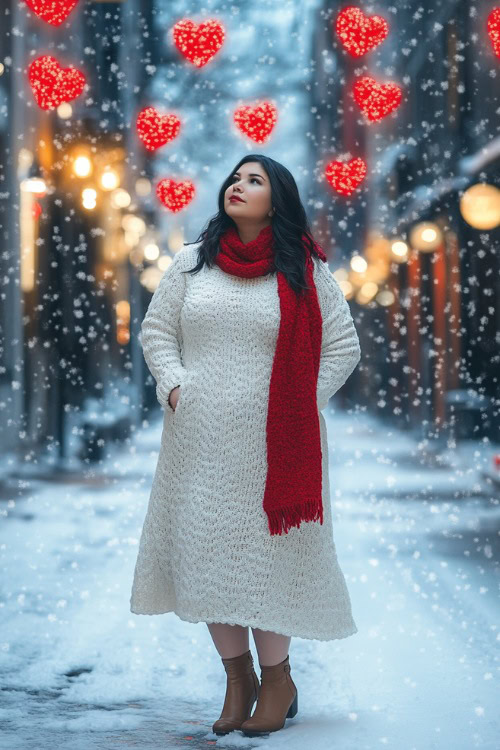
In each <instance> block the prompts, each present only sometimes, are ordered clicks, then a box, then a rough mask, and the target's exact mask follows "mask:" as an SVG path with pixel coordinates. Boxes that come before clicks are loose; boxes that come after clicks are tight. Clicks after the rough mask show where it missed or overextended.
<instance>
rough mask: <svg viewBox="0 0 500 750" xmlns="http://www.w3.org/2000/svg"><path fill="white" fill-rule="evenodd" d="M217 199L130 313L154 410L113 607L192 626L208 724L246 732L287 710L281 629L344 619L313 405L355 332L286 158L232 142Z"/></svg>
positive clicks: (346, 631) (324, 396)
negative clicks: (218, 686) (223, 679)
mask: <svg viewBox="0 0 500 750" xmlns="http://www.w3.org/2000/svg"><path fill="white" fill-rule="evenodd" d="M218 203H219V211H218V213H217V214H216V215H215V216H214V217H213V218H212V219H211V220H210V221H209V222H208V225H207V227H206V229H205V230H204V231H203V232H202V234H201V235H200V237H198V240H197V242H199V241H200V240H201V243H200V244H199V245H198V246H196V247H185V248H183V249H182V250H181V251H180V252H178V253H177V254H176V255H175V257H174V258H173V261H172V263H171V264H170V266H169V267H168V269H167V271H166V273H165V274H164V275H163V277H162V279H161V281H160V284H159V286H158V288H157V289H156V291H155V293H154V295H153V298H152V300H151V303H150V305H149V308H148V310H147V313H146V316H145V318H144V321H143V323H142V329H141V331H142V346H143V350H144V357H145V359H146V362H147V364H148V367H149V369H150V370H151V373H152V374H153V376H154V378H155V380H156V382H157V388H156V393H157V397H158V400H159V402H160V404H161V405H162V406H163V407H164V410H165V414H164V422H163V431H162V437H161V449H160V456H159V460H158V466H157V469H156V473H155V477H154V480H153V486H152V490H151V497H150V501H149V506H148V510H147V514H146V518H145V521H144V527H143V531H142V535H141V539H140V545H139V551H138V557H137V563H136V568H135V573H134V581H133V586H132V596H131V607H130V608H131V611H132V612H134V613H135V614H150V615H152V614H161V613H164V612H175V613H176V614H177V615H178V616H179V617H180V618H181V619H182V620H185V621H188V622H194V623H197V622H206V623H207V626H208V628H209V630H210V634H211V636H212V638H213V641H214V644H215V647H216V649H217V651H218V653H219V655H220V657H221V659H222V663H223V665H224V668H225V671H226V675H227V685H226V696H225V701H224V706H223V709H222V713H221V716H220V718H219V719H218V720H217V721H216V722H215V724H214V725H213V730H214V732H216V733H217V734H226V733H227V732H230V731H232V730H234V729H241V730H242V731H243V732H244V733H245V734H246V735H247V736H254V735H258V734H267V733H268V732H271V731H276V730H278V729H281V728H282V727H283V726H284V724H285V718H286V717H293V716H294V715H295V713H296V711H297V688H296V686H295V683H294V682H293V680H292V678H291V676H290V665H289V658H288V650H289V645H290V640H291V637H292V635H295V636H298V637H300V638H309V639H317V640H333V639H336V638H346V637H347V636H349V635H353V634H354V633H356V632H357V627H356V625H355V623H354V620H353V617H352V613H351V602H350V598H349V594H348V591H347V587H346V583H345V579H344V576H343V574H342V571H341V569H340V567H339V564H338V561H337V555H336V549H335V544H334V540H333V531H332V518H331V508H330V490H329V481H328V479H329V478H328V444H327V431H326V423H325V421H324V418H323V415H322V414H320V410H321V409H324V408H325V407H326V406H327V404H328V400H329V398H330V397H331V396H332V395H333V394H334V393H335V392H336V391H337V390H338V389H339V388H340V387H341V386H342V385H343V384H344V383H345V381H346V380H347V378H348V377H349V375H350V374H351V373H352V371H353V370H354V368H355V366H356V364H357V363H358V361H359V359H360V346H359V340H358V336H357V333H356V330H355V327H354V323H353V320H352V317H351V314H350V310H349V305H348V303H347V301H346V299H345V297H344V295H343V293H342V291H341V289H340V287H339V286H338V284H337V282H336V281H335V279H334V278H333V276H332V274H331V272H330V270H329V268H328V265H327V263H326V262H325V261H326V256H325V255H324V254H323V252H322V250H321V248H320V247H319V246H318V245H317V244H316V243H315V242H314V240H313V239H312V237H311V232H310V230H309V226H308V222H307V218H306V214H305V210H304V207H303V205H302V203H301V200H300V197H299V193H298V189H297V185H296V183H295V180H294V178H293V176H292V175H291V174H290V172H289V171H288V170H287V169H286V168H285V167H284V166H283V165H281V164H280V163H278V162H276V161H275V160H273V159H271V158H269V157H267V156H262V155H260V154H250V155H247V156H245V157H244V158H243V159H241V160H240V162H239V163H238V164H237V165H236V167H235V169H234V170H233V171H232V172H231V173H230V175H229V176H228V177H227V179H226V180H225V181H224V183H223V185H222V187H221V190H220V192H219V198H218ZM188 244H193V243H188ZM249 627H251V628H252V631H253V637H254V640H255V644H256V648H257V651H258V656H259V664H260V668H261V682H260V683H259V680H258V678H257V676H256V674H255V672H254V669H253V660H252V654H251V651H250V649H249V631H248V628H249ZM256 700H257V706H256V708H255V712H254V714H253V716H252V717H251V718H250V714H251V711H252V708H253V705H254V703H255V701H256Z"/></svg>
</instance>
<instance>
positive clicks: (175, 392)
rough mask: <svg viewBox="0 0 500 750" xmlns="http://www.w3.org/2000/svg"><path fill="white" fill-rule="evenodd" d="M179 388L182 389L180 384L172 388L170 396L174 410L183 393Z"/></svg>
mask: <svg viewBox="0 0 500 750" xmlns="http://www.w3.org/2000/svg"><path fill="white" fill-rule="evenodd" d="M179 389H180V385H176V386H175V388H172V390H171V391H170V395H169V397H168V400H169V403H170V406H171V407H172V409H173V410H174V411H175V409H176V407H177V402H178V400H179V398H180V395H181V394H180V390H179Z"/></svg>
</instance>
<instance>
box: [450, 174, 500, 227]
mask: <svg viewBox="0 0 500 750" xmlns="http://www.w3.org/2000/svg"><path fill="white" fill-rule="evenodd" d="M460 213H461V214H462V216H463V218H464V219H465V221H466V222H467V223H468V224H470V225H471V227H474V229H495V228H496V227H497V226H498V225H499V224H500V190H499V189H498V188H497V187H495V186H494V185H487V184H485V183H479V184H477V185H472V186H471V187H470V188H468V189H467V190H466V191H465V193H464V194H463V195H462V197H461V198H460Z"/></svg>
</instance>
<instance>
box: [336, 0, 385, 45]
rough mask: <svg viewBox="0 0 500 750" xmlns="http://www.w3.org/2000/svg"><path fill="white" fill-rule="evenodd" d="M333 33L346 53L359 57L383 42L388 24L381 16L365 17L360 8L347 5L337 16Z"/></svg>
mask: <svg viewBox="0 0 500 750" xmlns="http://www.w3.org/2000/svg"><path fill="white" fill-rule="evenodd" d="M335 31H336V33H337V36H338V37H339V39H340V41H341V42H342V44H343V45H344V47H345V49H346V50H347V52H349V54H350V55H352V56H353V57H361V56H362V55H365V54H366V53H367V52H369V51H370V50H372V49H374V48H375V47H377V46H378V45H379V44H381V42H383V41H384V39H385V38H386V36H387V34H388V33H389V24H388V23H387V21H386V20H385V19H384V18H382V16H366V15H365V14H364V13H363V11H362V10H361V9H360V8H356V7H355V6H354V5H349V6H348V7H347V8H344V9H343V10H341V11H340V13H339V14H338V16H337V20H336V23H335Z"/></svg>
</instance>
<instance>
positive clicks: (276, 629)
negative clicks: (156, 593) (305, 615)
mask: <svg viewBox="0 0 500 750" xmlns="http://www.w3.org/2000/svg"><path fill="white" fill-rule="evenodd" d="M130 611H131V612H132V613H133V614H134V615H148V616H152V615H166V614H169V613H170V612H173V613H174V614H175V615H177V617H178V618H179V619H180V620H183V621H184V622H191V623H193V624H195V625H196V624H197V623H199V622H206V623H217V622H218V623H221V624H224V625H241V626H242V627H251V628H259V630H269V631H272V632H273V633H278V635H286V636H290V637H293V638H305V639H307V640H311V641H336V640H340V639H342V638H348V637H349V636H351V635H355V634H356V633H357V632H358V628H357V627H356V626H354V628H350V629H348V630H343V631H342V630H341V631H339V632H338V633H337V635H332V636H325V635H323V636H317V635H305V633H304V632H301V633H298V632H294V633H290V632H287V633H285V632H284V629H283V628H282V626H280V625H277V626H276V625H272V626H269V625H267V626H266V627H262V623H259V622H257V620H252V619H251V618H249V619H246V620H244V621H241V620H239V621H238V622H236V621H235V620H231V619H229V618H227V617H219V618H215V617H214V618H210V617H206V618H204V617H201V618H199V619H194V618H191V617H188V615H186V614H180V613H179V611H177V610H176V609H167V610H163V611H161V612H138V611H135V610H133V609H132V608H130Z"/></svg>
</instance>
